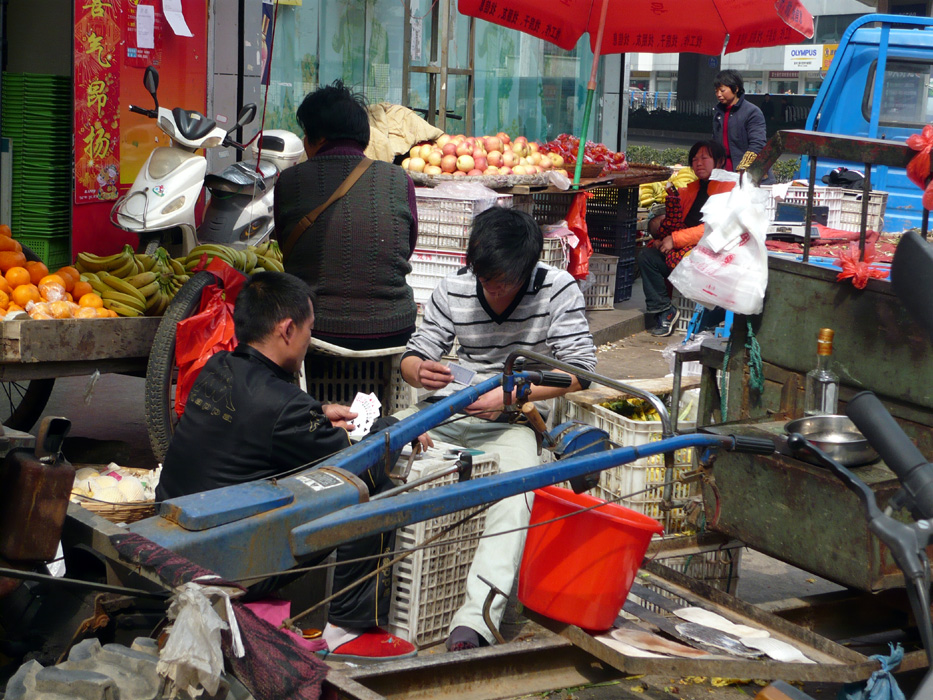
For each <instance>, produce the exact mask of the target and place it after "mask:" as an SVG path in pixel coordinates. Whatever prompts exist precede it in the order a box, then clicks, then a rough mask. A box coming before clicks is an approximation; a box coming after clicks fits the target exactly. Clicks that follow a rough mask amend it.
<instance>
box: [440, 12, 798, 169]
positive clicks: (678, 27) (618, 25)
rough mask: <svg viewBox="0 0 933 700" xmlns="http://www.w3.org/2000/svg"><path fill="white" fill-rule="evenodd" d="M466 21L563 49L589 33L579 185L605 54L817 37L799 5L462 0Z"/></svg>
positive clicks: (715, 48)
mask: <svg viewBox="0 0 933 700" xmlns="http://www.w3.org/2000/svg"><path fill="white" fill-rule="evenodd" d="M457 7H458V9H459V10H460V12H461V13H462V14H465V15H468V16H471V17H477V18H479V19H485V20H487V21H489V22H493V23H495V24H499V25H502V26H503V27H510V28H512V29H517V30H519V31H522V32H525V33H527V34H531V35H532V36H536V37H539V38H541V39H544V40H545V41H549V42H551V43H552V44H555V45H557V46H559V47H561V48H562V49H567V50H570V49H572V48H573V47H574V46H576V44H577V42H578V41H579V40H580V37H581V36H583V33H584V32H589V34H590V48H591V49H592V50H593V69H592V71H591V73H590V80H589V83H588V84H587V88H588V90H587V96H586V109H585V110H584V113H583V136H582V137H581V138H580V153H579V156H578V158H577V169H576V174H575V176H574V182H579V180H580V167H581V165H582V163H583V148H584V145H585V142H586V132H587V129H588V127H589V120H590V108H591V106H592V100H593V92H594V90H595V89H596V68H597V64H598V62H599V57H600V55H601V54H604V53H702V54H710V55H718V54H722V53H732V52H735V51H741V50H742V49H747V48H750V47H753V46H780V45H783V44H797V43H800V42H801V41H803V40H804V39H805V38H810V37H812V36H813V17H812V16H811V15H810V13H809V12H807V10H806V9H805V8H804V7H803V5H801V4H800V0H458V5H457Z"/></svg>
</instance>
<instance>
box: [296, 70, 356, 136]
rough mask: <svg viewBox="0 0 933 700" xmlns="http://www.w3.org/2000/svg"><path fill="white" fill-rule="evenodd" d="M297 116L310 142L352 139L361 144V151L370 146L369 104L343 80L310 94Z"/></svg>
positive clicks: (303, 101) (300, 106)
mask: <svg viewBox="0 0 933 700" xmlns="http://www.w3.org/2000/svg"><path fill="white" fill-rule="evenodd" d="M295 116H296V117H298V123H299V124H301V128H302V129H304V131H305V136H306V137H307V138H308V143H316V142H317V141H319V140H320V139H324V140H325V141H336V140H338V139H350V140H351V141H356V142H357V143H358V144H360V148H366V147H367V146H368V145H369V116H368V114H367V112H366V101H365V100H364V99H363V96H362V95H359V94H356V93H353V92H351V91H350V89H349V88H347V86H345V85H344V84H343V81H342V80H335V81H334V82H333V83H331V84H330V85H326V86H324V87H322V88H319V89H317V90H315V91H314V92H311V93H308V95H307V96H306V97H305V98H304V100H302V102H301V104H300V105H299V106H298V111H297V112H296V113H295Z"/></svg>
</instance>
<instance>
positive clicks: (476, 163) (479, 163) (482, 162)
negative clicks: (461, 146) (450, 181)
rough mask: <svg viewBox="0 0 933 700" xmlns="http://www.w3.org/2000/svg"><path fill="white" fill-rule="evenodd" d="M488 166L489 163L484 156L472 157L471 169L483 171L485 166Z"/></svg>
mask: <svg viewBox="0 0 933 700" xmlns="http://www.w3.org/2000/svg"><path fill="white" fill-rule="evenodd" d="M488 165H489V162H488V161H487V159H486V156H484V155H478V156H477V155H474V156H473V167H474V168H476V169H477V170H485V169H486V166H488Z"/></svg>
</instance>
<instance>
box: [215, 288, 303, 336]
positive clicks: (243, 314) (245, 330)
mask: <svg viewBox="0 0 933 700" xmlns="http://www.w3.org/2000/svg"><path fill="white" fill-rule="evenodd" d="M309 299H310V300H311V303H312V304H313V303H314V292H312V291H311V287H309V286H308V285H307V284H306V283H305V282H304V280H301V279H299V278H298V277H295V276H294V275H290V274H288V273H287V272H257V273H256V274H255V275H252V276H251V277H250V278H249V279H248V280H247V281H246V284H244V285H243V288H242V289H240V293H239V294H238V295H237V298H236V305H235V306H234V307H233V326H234V328H235V329H236V338H237V342H240V343H255V342H258V341H261V340H263V339H264V338H266V337H267V336H269V335H270V334H271V333H272V332H273V331H274V330H275V327H276V325H277V324H278V323H280V322H281V321H284V320H285V319H288V318H290V319H292V320H293V321H294V322H295V323H297V324H299V325H301V324H302V323H304V322H305V321H307V320H308V319H309V318H310V317H311V313H312V312H311V307H310V306H309V305H308V300H309Z"/></svg>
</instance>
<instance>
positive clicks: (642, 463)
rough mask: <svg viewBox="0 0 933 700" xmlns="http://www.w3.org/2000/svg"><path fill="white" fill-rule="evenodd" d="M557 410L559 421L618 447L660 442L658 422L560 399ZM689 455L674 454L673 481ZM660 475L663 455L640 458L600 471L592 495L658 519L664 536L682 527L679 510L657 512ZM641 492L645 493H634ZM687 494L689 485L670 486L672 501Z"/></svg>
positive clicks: (686, 426)
mask: <svg viewBox="0 0 933 700" xmlns="http://www.w3.org/2000/svg"><path fill="white" fill-rule="evenodd" d="M559 410H560V413H561V418H560V419H559V420H560V421H561V422H563V421H570V420H575V421H580V422H581V423H586V424H587V425H592V426H593V427H596V428H599V429H601V430H605V431H606V432H607V433H608V434H609V439H610V440H611V441H612V442H614V443H616V444H617V445H621V446H622V447H637V446H638V445H646V444H648V443H649V442H655V441H657V440H660V439H661V434H662V433H661V422H660V421H637V420H631V419H629V418H626V417H625V416H621V415H619V414H618V413H615V412H614V411H610V410H609V409H608V408H605V407H603V406H599V405H592V406H590V405H585V404H579V403H576V402H575V401H568V400H567V399H563V398H562V399H561V400H560V409H559ZM677 427H678V429H679V430H693V429H694V428H695V427H696V421H678V424H677ZM693 452H694V450H693V448H687V449H682V450H677V451H676V452H675V453H674V479H678V478H680V476H682V475H683V473H684V472H685V471H688V470H689V469H691V468H692V467H693ZM664 472H665V468H664V455H654V456H652V457H642V458H640V459H637V460H635V461H634V462H629V463H628V464H623V465H621V466H618V467H614V468H612V469H606V470H604V471H602V472H601V473H600V475H599V486H598V487H597V488H596V492H595V493H594V495H596V496H599V497H600V498H605V499H606V500H617V499H621V500H620V501H619V502H620V503H621V504H622V505H624V506H626V507H627V508H631V509H632V510H637V511H638V512H639V513H644V514H645V515H647V516H649V517H652V518H654V519H655V520H658V521H659V522H660V523H661V524H662V525H663V526H664V531H665V532H666V533H669V534H670V533H674V532H680V531H681V530H682V529H683V526H684V511H683V508H674V509H672V510H669V511H662V510H661V501H662V500H663V497H664V486H663V484H664V480H665V479H664ZM644 489H649V490H648V491H645V492H644V493H636V492H637V491H643V490H644ZM632 494H634V495H632ZM689 495H690V487H689V485H687V484H682V483H675V484H674V495H673V498H674V500H675V501H676V500H682V499H686V498H687V497H688V496H689Z"/></svg>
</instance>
